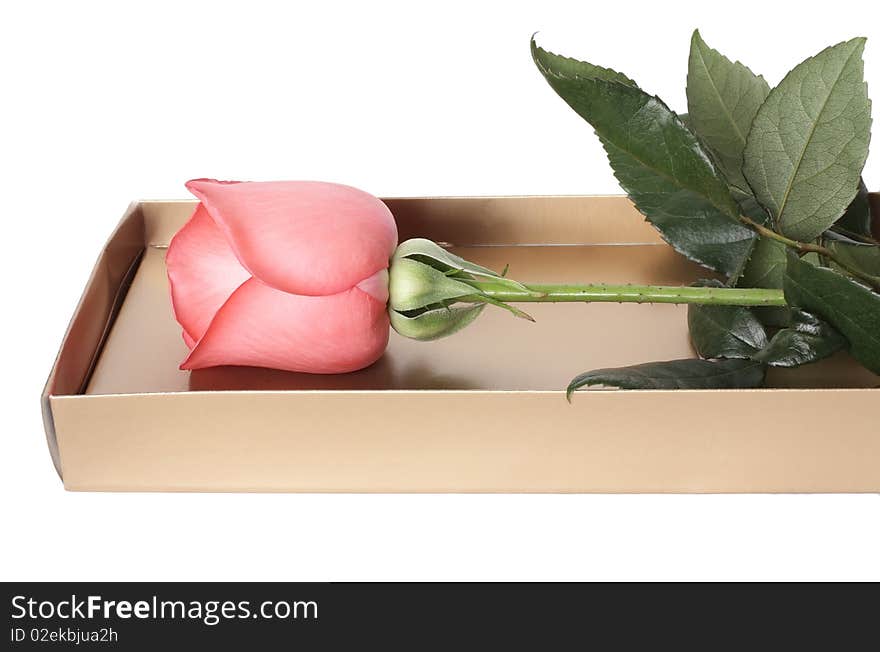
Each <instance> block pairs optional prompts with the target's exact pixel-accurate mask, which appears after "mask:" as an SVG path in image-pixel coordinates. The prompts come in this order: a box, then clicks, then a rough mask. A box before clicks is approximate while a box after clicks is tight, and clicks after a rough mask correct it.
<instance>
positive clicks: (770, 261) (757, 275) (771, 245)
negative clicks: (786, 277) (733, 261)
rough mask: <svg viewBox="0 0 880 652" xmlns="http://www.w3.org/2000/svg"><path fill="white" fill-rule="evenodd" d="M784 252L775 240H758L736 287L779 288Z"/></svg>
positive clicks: (783, 269) (782, 246)
mask: <svg viewBox="0 0 880 652" xmlns="http://www.w3.org/2000/svg"><path fill="white" fill-rule="evenodd" d="M785 250H786V246H785V245H784V244H782V243H780V242H777V241H776V240H770V239H768V238H759V239H758V242H757V243H756V244H755V249H754V251H753V252H752V257H751V258H750V259H749V262H748V263H747V264H746V268H745V271H744V272H743V275H742V277H741V278H740V280H739V282H738V283H737V285H738V286H739V287H745V288H776V289H778V288H781V287H782V275H783V274H784V272H785Z"/></svg>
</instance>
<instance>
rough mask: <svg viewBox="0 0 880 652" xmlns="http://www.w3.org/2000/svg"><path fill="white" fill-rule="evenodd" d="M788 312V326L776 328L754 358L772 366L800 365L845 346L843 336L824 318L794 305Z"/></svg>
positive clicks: (823, 356) (826, 355)
mask: <svg viewBox="0 0 880 652" xmlns="http://www.w3.org/2000/svg"><path fill="white" fill-rule="evenodd" d="M791 316H792V317H791V326H790V327H789V328H783V329H782V330H781V331H779V332H777V333H776V335H774V336H773V339H771V340H770V343H769V344H768V345H767V347H766V348H765V349H764V350H763V351H761V352H760V353H758V354H757V355H756V356H754V359H755V360H760V361H761V362H765V363H767V364H768V365H770V366H771V367H799V366H800V365H802V364H807V363H810V362H815V361H816V360H821V359H822V358H827V357H828V356H829V355H831V354H833V353H837V352H838V351H840V350H841V349H843V348H845V347H846V338H845V337H843V335H841V334H840V333H838V332H837V331H836V330H834V328H832V327H831V325H830V324H828V323H827V322H825V321H823V320H821V319H819V318H818V317H816V316H814V315H811V314H810V313H808V312H803V311H802V310H797V309H795V310H792V311H791Z"/></svg>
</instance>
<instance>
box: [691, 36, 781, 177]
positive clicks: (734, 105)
mask: <svg viewBox="0 0 880 652" xmlns="http://www.w3.org/2000/svg"><path fill="white" fill-rule="evenodd" d="M769 92H770V86H769V85H768V84H767V82H766V81H765V80H764V78H763V77H761V76H760V75H756V74H755V73H753V72H752V71H751V70H749V69H748V68H747V67H746V66H744V65H743V64H741V63H740V62H739V61H736V62H733V61H730V59H728V58H727V57H725V56H724V55H722V54H721V53H719V52H717V51H716V50H713V49H712V48H710V47H709V46H708V45H706V43H705V41H703V39H702V38H701V37H700V32H699V31H695V32H694V35H693V37H692V38H691V51H690V56H689V58H688V77H687V100H688V120H689V125H688V126H690V127H691V128H692V129H693V130H694V131H696V133H697V135H698V136H699V137H700V138H701V139H702V141H703V142H704V143H705V144H706V145H708V146H709V148H710V149H711V150H712V152H713V153H714V155H715V160H716V161H717V162H718V165H719V166H720V168H721V171H722V172H723V173H724V175H725V176H726V177H727V180H728V181H729V182H730V183H731V184H732V185H734V186H736V187H738V188H741V189H747V188H748V183H747V182H746V179H745V177H744V176H743V173H742V165H743V150H744V149H745V146H746V136H747V135H748V133H749V129H751V126H752V120H754V118H755V114H756V113H757V112H758V108H759V107H760V106H761V104H763V102H764V99H765V98H766V97H767V94H768V93H769Z"/></svg>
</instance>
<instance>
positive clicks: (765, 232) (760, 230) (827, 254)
mask: <svg viewBox="0 0 880 652" xmlns="http://www.w3.org/2000/svg"><path fill="white" fill-rule="evenodd" d="M739 221H740V222H742V223H743V224H744V225H746V226H747V227H749V228H750V229H752V230H753V231H754V232H755V233H757V234H758V235H760V236H761V237H762V238H768V239H770V240H776V242H781V243H782V244H784V245H785V246H786V247H791V248H792V249H795V250H796V251H799V252H801V253H803V254H807V253H816V254H819V255H820V256H822V257H824V258H826V259H828V260H831V261H834V263H836V264H837V265H838V266H839V267H841V268H842V269H845V270H846V271H847V273H848V274H850V275H851V276H854V277H856V278H857V279H859V280H861V281H863V282H865V283H867V284H868V286H869V287H873V288H875V289H880V286H878V284H877V280H876V279H874V278H872V277H871V275H869V274H865V273H864V272H862V271H861V270H858V269H856V268H854V267H853V266H852V265H850V264H848V263H847V262H845V261H842V260H840V259H839V258H838V257H837V256H836V255H835V254H834V252H833V251H831V249H829V248H828V247H823V246H822V245H818V244H812V243H809V242H798V241H797V240H792V239H791V238H786V237H785V236H784V235H782V234H780V233H777V232H776V231H774V230H773V229H769V228H767V227H766V226H764V225H763V224H760V223H758V222H755V220H753V219H751V218H749V217H746V216H745V215H740V218H739Z"/></svg>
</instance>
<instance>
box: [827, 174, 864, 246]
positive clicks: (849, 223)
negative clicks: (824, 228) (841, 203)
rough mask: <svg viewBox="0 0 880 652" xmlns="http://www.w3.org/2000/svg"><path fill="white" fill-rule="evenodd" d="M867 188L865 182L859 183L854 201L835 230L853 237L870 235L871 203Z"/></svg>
mask: <svg viewBox="0 0 880 652" xmlns="http://www.w3.org/2000/svg"><path fill="white" fill-rule="evenodd" d="M868 195H869V193H868V187H867V186H866V185H865V180H864V179H862V180H861V181H859V191H858V193H856V197H855V199H853V200H852V203H851V204H850V205H849V207H848V208H847V209H846V212H845V213H844V214H843V217H841V218H840V219H839V220H837V223H836V224H835V228H839V229H841V230H842V231H843V232H845V233H851V234H854V235H864V236H870V235H871V202H870V200H869V199H868Z"/></svg>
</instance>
